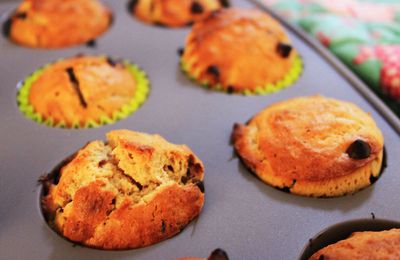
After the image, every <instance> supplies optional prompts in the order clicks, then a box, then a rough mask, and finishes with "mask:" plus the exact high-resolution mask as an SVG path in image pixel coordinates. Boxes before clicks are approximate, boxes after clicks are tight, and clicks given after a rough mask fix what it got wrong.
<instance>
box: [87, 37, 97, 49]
mask: <svg viewBox="0 0 400 260" xmlns="http://www.w3.org/2000/svg"><path fill="white" fill-rule="evenodd" d="M96 45H97V43H96V40H93V39H92V40H90V41H88V42H87V43H86V46H88V47H90V48H95V47H96Z"/></svg>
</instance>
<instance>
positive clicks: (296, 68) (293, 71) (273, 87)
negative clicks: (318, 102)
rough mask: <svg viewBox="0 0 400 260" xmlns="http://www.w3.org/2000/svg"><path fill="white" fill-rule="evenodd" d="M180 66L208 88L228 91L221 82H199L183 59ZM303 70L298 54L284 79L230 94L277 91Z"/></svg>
mask: <svg viewBox="0 0 400 260" xmlns="http://www.w3.org/2000/svg"><path fill="white" fill-rule="evenodd" d="M180 67H181V70H182V71H183V72H184V73H185V75H186V76H187V77H188V78H189V79H190V80H192V81H193V82H196V83H200V86H202V87H204V88H207V89H212V90H216V91H218V92H223V93H228V92H227V91H226V90H224V89H223V88H222V87H221V85H220V84H219V83H218V84H215V85H211V84H210V83H209V82H208V81H203V82H199V81H198V79H196V77H195V76H193V75H191V74H190V72H189V70H188V65H187V64H185V63H184V62H183V61H182V59H181V61H180ZM302 72H303V60H302V59H301V57H300V55H296V57H295V58H294V62H293V65H292V67H291V68H290V70H289V72H288V73H287V74H286V75H285V76H284V77H283V79H281V80H279V81H277V82H275V83H267V84H266V85H264V86H259V87H257V88H255V89H254V90H250V89H246V90H243V91H234V92H232V93H229V94H242V95H245V96H250V95H266V94H271V93H275V92H278V91H280V90H282V89H284V88H287V87H289V86H291V85H292V84H293V83H294V82H296V81H297V79H298V78H299V77H300V75H301V73H302Z"/></svg>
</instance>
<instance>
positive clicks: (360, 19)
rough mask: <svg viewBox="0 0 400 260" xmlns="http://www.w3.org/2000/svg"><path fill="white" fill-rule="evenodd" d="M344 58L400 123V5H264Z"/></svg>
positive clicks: (380, 0) (311, 0)
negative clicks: (395, 115)
mask: <svg viewBox="0 0 400 260" xmlns="http://www.w3.org/2000/svg"><path fill="white" fill-rule="evenodd" d="M263 1H264V2H265V4H267V5H268V6H270V7H272V9H273V10H275V11H277V12H278V13H279V14H280V15H282V16H284V17H286V18H287V19H289V20H291V21H293V22H294V23H296V24H297V25H299V26H300V27H302V28H303V29H304V30H305V31H307V32H308V33H309V34H311V35H312V36H314V37H315V38H317V39H318V40H319V41H320V42H321V43H322V44H323V45H325V46H326V47H327V48H328V49H329V50H330V51H331V52H332V53H334V54H335V55H336V56H338V57H339V58H340V59H341V60H342V61H343V62H344V63H345V64H346V65H347V66H348V67H349V68H350V69H351V70H353V71H354V72H355V73H356V74H357V75H358V76H359V77H360V78H361V79H362V80H363V81H364V82H365V83H366V84H367V85H368V86H370V88H372V89H373V90H374V91H375V92H376V93H377V94H378V95H379V96H380V97H381V98H382V99H383V100H384V101H385V102H386V104H388V106H389V107H390V108H391V109H392V110H393V111H394V112H395V113H396V114H397V115H398V116H399V117H400V1H399V0H263Z"/></svg>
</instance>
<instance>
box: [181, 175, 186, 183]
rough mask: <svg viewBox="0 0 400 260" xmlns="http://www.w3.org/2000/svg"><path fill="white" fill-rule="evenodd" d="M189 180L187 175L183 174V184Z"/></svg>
mask: <svg viewBox="0 0 400 260" xmlns="http://www.w3.org/2000/svg"><path fill="white" fill-rule="evenodd" d="M187 181H188V177H187V176H182V177H181V182H182V183H183V184H186V183H187Z"/></svg>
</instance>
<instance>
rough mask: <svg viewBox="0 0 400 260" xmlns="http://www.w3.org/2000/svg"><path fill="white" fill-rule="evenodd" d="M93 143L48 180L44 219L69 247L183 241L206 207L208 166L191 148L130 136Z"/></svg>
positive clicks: (154, 137)
mask: <svg viewBox="0 0 400 260" xmlns="http://www.w3.org/2000/svg"><path fill="white" fill-rule="evenodd" d="M107 139H108V142H102V141H93V142H90V143H88V144H87V145H86V146H85V147H83V148H82V149H80V150H79V151H78V152H77V153H76V154H75V155H73V156H72V158H70V159H69V160H67V161H66V162H64V166H62V168H61V170H59V171H58V169H57V170H56V171H55V172H53V173H52V174H50V175H49V176H47V178H46V179H45V180H44V185H45V193H46V195H44V197H43V199H42V208H43V212H44V214H45V216H46V219H47V220H48V222H49V224H50V225H51V226H52V227H53V228H54V229H55V230H56V231H57V232H59V233H60V234H61V235H63V236H64V237H66V238H67V239H69V240H71V241H73V242H76V243H81V244H83V245H86V246H90V247H95V248H100V249H129V248H139V247H144V246H148V245H151V244H154V243H157V242H160V241H162V240H164V239H166V238H169V237H171V236H173V235H175V234H177V233H179V232H180V231H181V230H182V229H183V228H184V227H185V226H186V225H187V224H188V223H189V222H190V221H191V220H192V219H193V218H195V217H196V216H197V215H198V214H199V213H200V211H201V209H202V206H203V203H204V194H203V193H204V186H203V182H202V180H203V174H204V167H203V164H202V162H201V161H200V160H199V159H198V158H197V157H196V155H194V154H193V152H192V151H191V150H190V149H189V148H188V147H187V146H185V145H174V144H171V143H169V142H167V141H166V140H165V139H163V138H162V137H161V136H158V135H149V134H145V133H139V132H133V131H128V130H115V131H111V132H109V133H108V134H107Z"/></svg>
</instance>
